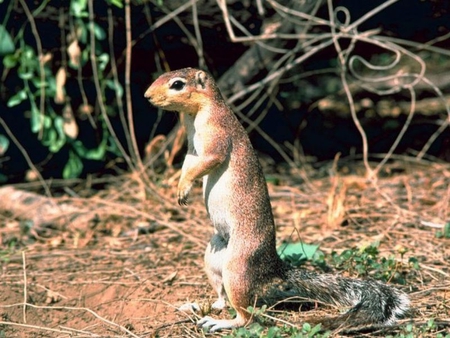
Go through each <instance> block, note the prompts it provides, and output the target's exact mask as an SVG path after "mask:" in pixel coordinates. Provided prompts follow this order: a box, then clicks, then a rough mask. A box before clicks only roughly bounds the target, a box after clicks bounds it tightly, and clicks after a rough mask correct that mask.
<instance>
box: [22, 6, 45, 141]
mask: <svg viewBox="0 0 450 338" xmlns="http://www.w3.org/2000/svg"><path fill="white" fill-rule="evenodd" d="M19 1H20V3H21V5H22V7H23V10H24V12H25V15H26V16H27V18H28V22H29V23H30V25H31V31H32V32H33V36H34V39H35V40H36V49H37V52H38V59H39V78H40V81H41V86H40V87H41V88H40V91H39V92H40V94H39V96H40V97H39V111H40V112H41V114H40V115H39V116H40V119H41V121H40V122H41V126H42V127H41V128H40V130H39V136H38V138H39V139H41V138H42V134H43V132H44V123H43V122H44V115H45V86H44V83H45V70H44V55H43V52H42V43H41V38H40V36H39V33H38V31H37V27H36V22H35V21H34V17H33V14H32V13H31V12H30V9H29V8H28V6H27V3H26V2H25V1H24V0H19ZM48 2H49V0H47V1H44V2H43V3H42V4H41V6H40V7H39V8H38V9H37V10H36V11H40V9H41V8H44V7H45V6H46V5H47V3H48ZM36 11H35V12H36Z"/></svg>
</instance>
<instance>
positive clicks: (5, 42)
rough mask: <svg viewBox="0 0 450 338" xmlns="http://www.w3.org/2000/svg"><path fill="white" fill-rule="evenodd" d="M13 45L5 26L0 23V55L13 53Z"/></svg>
mask: <svg viewBox="0 0 450 338" xmlns="http://www.w3.org/2000/svg"><path fill="white" fill-rule="evenodd" d="M14 50H15V47H14V42H13V39H12V38H11V35H10V34H9V33H8V32H7V31H6V28H5V26H3V25H0V55H6V54H11V53H14Z"/></svg>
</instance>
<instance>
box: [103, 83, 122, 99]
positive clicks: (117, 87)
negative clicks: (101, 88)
mask: <svg viewBox="0 0 450 338" xmlns="http://www.w3.org/2000/svg"><path fill="white" fill-rule="evenodd" d="M105 84H106V87H108V88H109V89H111V90H114V91H115V92H116V94H117V96H118V97H122V96H123V87H122V85H121V84H120V83H119V82H117V85H116V83H115V82H114V81H113V80H105Z"/></svg>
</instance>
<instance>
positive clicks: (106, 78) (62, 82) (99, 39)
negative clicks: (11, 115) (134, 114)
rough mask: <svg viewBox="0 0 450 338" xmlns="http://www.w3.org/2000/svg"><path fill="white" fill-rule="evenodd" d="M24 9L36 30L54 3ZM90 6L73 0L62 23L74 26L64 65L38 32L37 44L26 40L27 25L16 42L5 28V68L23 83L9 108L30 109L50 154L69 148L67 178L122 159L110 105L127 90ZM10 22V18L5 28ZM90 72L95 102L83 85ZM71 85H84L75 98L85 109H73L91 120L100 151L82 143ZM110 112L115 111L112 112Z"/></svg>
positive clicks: (0, 144) (118, 1)
mask: <svg viewBox="0 0 450 338" xmlns="http://www.w3.org/2000/svg"><path fill="white" fill-rule="evenodd" d="M107 2H108V3H109V4H112V5H114V6H116V7H120V8H121V7H122V6H123V4H122V0H107ZM19 3H20V4H21V5H22V6H23V7H24V8H23V9H24V12H25V13H27V16H28V17H29V19H30V20H29V22H30V25H31V27H34V26H35V22H34V17H36V16H37V15H39V13H41V12H43V11H45V10H46V8H47V7H48V6H49V1H43V2H42V3H41V4H40V5H39V6H38V7H37V8H36V9H35V10H34V11H33V12H31V11H30V10H29V8H28V7H27V4H26V2H19ZM88 4H89V1H88V0H71V1H70V3H69V10H68V12H66V14H65V15H64V16H63V18H62V19H61V20H66V21H67V22H68V23H69V24H70V29H69V30H68V31H67V32H66V35H67V36H66V37H64V38H63V40H65V39H67V43H68V47H67V46H65V43H64V42H62V44H61V50H62V53H63V55H61V58H60V61H59V63H60V64H59V65H57V63H54V62H53V61H52V59H53V58H54V57H55V55H54V53H53V52H52V51H46V50H45V46H42V45H41V39H40V37H39V36H38V32H37V31H36V32H33V35H34V38H35V40H36V41H35V42H36V43H33V42H32V41H30V39H29V38H26V37H25V30H26V28H27V27H28V25H27V24H24V25H23V26H22V27H21V29H20V30H19V31H18V32H17V34H16V36H15V37H14V38H12V37H11V35H10V34H9V33H8V32H7V31H6V29H5V26H3V25H0V37H2V39H0V41H1V42H0V54H2V55H4V57H3V66H4V68H5V71H6V72H7V73H8V74H9V76H14V74H17V77H18V81H19V83H20V86H18V87H17V88H16V91H15V92H14V93H13V94H12V95H11V96H10V97H9V98H8V99H7V106H8V107H10V108H12V107H15V106H18V105H20V104H23V103H26V106H25V105H24V109H27V107H29V108H28V109H29V110H28V112H26V114H27V115H28V117H29V121H30V129H31V131H32V133H34V134H35V135H36V138H37V140H38V141H39V142H40V143H41V144H42V145H44V146H45V147H46V148H47V149H48V151H49V153H50V154H55V153H58V152H60V151H61V150H62V149H63V148H64V149H65V150H66V151H68V155H69V156H68V160H67V162H66V163H65V165H64V167H63V170H62V176H63V177H64V178H73V177H77V176H79V175H80V174H81V172H82V170H83V166H84V164H83V162H84V160H94V161H100V160H104V159H105V157H106V154H107V152H110V153H112V154H114V155H120V153H121V152H119V147H120V145H118V141H117V138H116V137H115V134H114V131H113V129H112V128H111V127H110V125H109V117H108V115H112V114H114V111H115V109H112V107H113V106H114V103H113V102H111V101H110V100H111V98H110V97H112V96H114V95H115V100H117V101H119V100H122V97H123V89H122V86H121V85H120V83H119V82H118V81H116V80H117V79H113V75H112V73H113V72H111V71H110V69H111V67H112V65H111V62H110V61H111V60H110V54H108V53H107V52H106V51H105V49H106V47H105V40H106V36H107V34H106V32H105V30H104V29H103V28H102V27H101V26H100V25H99V24H97V23H96V22H95V21H94V19H93V18H94V15H93V13H92V11H93V9H92V8H89V6H88ZM9 10H11V7H10V8H9ZM8 13H9V12H8ZM7 18H8V16H7V17H6V19H5V22H6V21H7ZM32 30H33V28H32ZM63 35H64V31H63ZM34 45H35V47H34ZM80 46H83V47H80ZM65 47H67V48H65ZM65 54H67V55H65ZM67 58H68V60H67ZM55 66H57V70H56V71H55ZM86 69H92V73H93V79H92V80H93V81H94V82H95V83H96V86H95V87H96V92H95V95H94V96H93V97H90V98H88V97H87V95H86V92H85V89H84V84H83V71H85V70H86ZM68 80H70V81H72V82H77V83H78V86H79V92H76V93H75V94H73V93H72V95H78V96H82V101H83V103H82V105H81V106H79V107H73V108H75V109H77V110H78V111H79V112H80V114H81V115H80V117H81V118H82V119H89V120H90V122H91V126H92V128H93V130H92V132H93V133H95V135H96V144H95V145H94V146H90V147H87V146H86V145H85V144H83V142H82V141H81V140H80V139H79V138H78V124H77V121H76V118H75V116H74V113H73V112H72V109H73V108H72V103H71V101H72V98H71V97H70V94H69V93H67V92H66V83H67V81H68ZM111 93H112V94H113V95H111ZM89 100H91V101H89ZM92 100H95V101H96V102H92ZM107 103H108V104H107ZM95 105H97V107H99V109H100V111H101V114H98V115H96V116H95V117H94V116H91V113H92V112H93V111H94V108H93V106H95ZM107 106H108V107H110V108H106V107H107ZM5 138H6V137H5V136H3V135H0V149H1V150H2V151H3V152H4V151H6V149H7V147H8V146H9V142H5V141H4V139H5Z"/></svg>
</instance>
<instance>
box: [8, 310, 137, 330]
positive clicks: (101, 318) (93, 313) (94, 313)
mask: <svg viewBox="0 0 450 338" xmlns="http://www.w3.org/2000/svg"><path fill="white" fill-rule="evenodd" d="M23 305H27V306H29V307H32V308H35V309H44V310H76V311H79V310H81V311H87V312H89V313H90V314H92V315H93V316H94V317H96V318H98V319H100V320H101V321H103V322H105V323H107V324H109V325H111V326H114V327H117V328H119V329H120V330H122V331H123V332H126V333H128V334H129V335H130V336H132V337H135V338H139V336H137V335H135V334H134V333H133V332H131V331H130V330H128V329H127V328H126V327H124V326H122V325H120V324H117V323H114V322H112V321H110V320H108V319H106V318H103V317H102V316H100V315H99V314H98V313H97V312H95V311H94V310H91V309H89V308H86V307H75V306H41V305H34V304H30V303H26V304H22V303H15V304H9V305H2V306H0V307H1V308H9V307H14V306H23ZM1 323H3V322H0V324H1Z"/></svg>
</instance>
